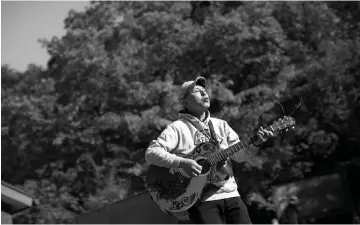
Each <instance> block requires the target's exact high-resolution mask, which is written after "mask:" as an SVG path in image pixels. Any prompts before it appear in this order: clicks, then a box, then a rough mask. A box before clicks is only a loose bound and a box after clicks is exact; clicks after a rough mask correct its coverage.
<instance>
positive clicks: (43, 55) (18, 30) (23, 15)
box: [1, 1, 89, 72]
mask: <svg viewBox="0 0 360 225" xmlns="http://www.w3.org/2000/svg"><path fill="white" fill-rule="evenodd" d="M87 5H89V1H1V65H4V64H9V65H10V67H11V68H14V69H16V70H18V71H21V72H23V71H25V70H26V69H27V65H28V64H29V63H33V64H37V65H41V66H44V68H45V67H46V64H47V61H48V60H49V58H50V56H49V54H48V53H47V51H46V49H45V48H43V47H42V45H41V44H40V43H39V42H38V40H39V39H42V38H46V39H48V40H50V39H51V38H52V37H53V36H58V37H61V36H62V35H64V34H65V29H64V19H65V18H66V17H67V14H68V12H69V10H71V9H74V10H76V11H84V10H85V7H86V6H87Z"/></svg>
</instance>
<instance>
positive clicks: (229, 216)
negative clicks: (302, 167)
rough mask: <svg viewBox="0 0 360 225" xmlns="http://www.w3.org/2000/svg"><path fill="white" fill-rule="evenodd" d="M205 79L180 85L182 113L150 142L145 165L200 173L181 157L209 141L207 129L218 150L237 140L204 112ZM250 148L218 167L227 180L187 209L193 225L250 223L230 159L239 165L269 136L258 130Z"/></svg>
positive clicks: (195, 165)
mask: <svg viewBox="0 0 360 225" xmlns="http://www.w3.org/2000/svg"><path fill="white" fill-rule="evenodd" d="M205 88H206V79H205V78H203V77H198V78H197V79H196V80H195V81H188V82H185V83H183V85H182V86H181V89H180V96H179V101H180V102H181V104H182V106H183V108H184V109H183V110H182V111H180V112H179V118H178V120H176V121H175V122H172V123H171V124H169V125H168V126H167V127H166V128H165V130H164V131H163V132H162V133H161V134H160V136H159V137H158V138H157V139H156V140H153V141H152V142H151V143H150V146H149V148H148V149H147V150H146V153H145V159H146V160H147V162H148V163H150V164H154V165H157V166H162V167H167V168H181V169H182V170H183V171H184V172H185V173H186V174H187V175H188V176H191V177H194V176H198V175H199V174H200V173H201V170H202V167H201V166H200V165H199V164H198V163H197V162H196V161H194V160H191V159H186V158H183V157H181V155H182V156H184V155H187V154H190V153H191V152H192V150H193V149H194V148H195V147H196V145H198V144H200V143H203V142H207V141H211V140H212V138H211V137H212V136H214V135H212V133H211V126H212V127H213V131H214V133H215V136H216V139H217V143H218V144H219V147H220V149H227V148H228V147H230V146H232V145H233V144H235V143H237V142H238V141H239V137H238V135H237V134H236V133H235V131H234V130H233V129H232V128H231V127H230V126H229V125H228V124H227V122H226V121H224V120H220V119H216V118H212V117H210V113H209V111H208V110H207V109H208V108H209V107H210V99H209V96H208V94H207V93H206V90H205ZM257 134H258V137H259V138H258V140H257V141H256V142H255V143H254V145H252V146H250V147H248V148H247V149H245V150H244V151H240V152H238V153H236V154H235V155H233V156H231V157H230V158H228V160H227V161H226V162H224V163H223V165H222V166H221V167H220V168H219V173H222V174H227V175H228V176H227V179H225V180H222V181H220V182H218V183H216V184H214V187H215V188H209V189H208V190H207V191H205V193H204V194H203V196H202V199H201V202H200V203H199V204H196V205H195V206H193V207H191V208H190V209H189V210H188V213H189V218H190V219H191V220H192V221H193V222H194V223H212V224H215V223H217V224H219V223H235V224H240V223H247V224H248V223H251V221H250V218H249V215H248V211H247V209H246V206H245V204H244V203H243V201H242V200H241V198H240V195H239V193H238V191H237V184H236V182H235V179H234V175H233V171H232V163H231V160H234V161H237V162H243V161H245V160H247V159H248V158H249V157H253V156H254V155H255V154H256V152H257V151H258V148H259V146H260V145H261V144H262V143H263V142H265V141H266V139H267V138H268V137H270V136H273V133H272V132H270V131H266V130H265V129H263V128H262V127H261V128H260V129H259V131H258V132H257Z"/></svg>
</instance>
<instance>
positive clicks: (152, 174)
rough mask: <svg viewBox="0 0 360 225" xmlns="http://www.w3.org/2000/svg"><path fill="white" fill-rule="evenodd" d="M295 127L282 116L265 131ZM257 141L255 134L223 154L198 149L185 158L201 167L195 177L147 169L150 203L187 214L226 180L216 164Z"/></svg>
mask: <svg viewBox="0 0 360 225" xmlns="http://www.w3.org/2000/svg"><path fill="white" fill-rule="evenodd" d="M294 126H295V120H294V118H292V117H288V116H285V117H283V118H282V119H279V120H278V121H275V122H274V123H273V124H272V125H270V126H268V127H266V128H265V129H266V130H269V131H272V132H277V131H287V130H288V129H289V128H294ZM257 138H258V136H257V135H256V134H254V135H253V136H251V137H249V138H245V139H243V140H240V141H239V142H238V143H236V144H234V145H232V146H231V147H229V148H227V149H225V150H219V149H217V147H216V146H215V145H214V144H212V143H211V142H205V143H201V144H199V145H197V146H196V147H195V148H194V150H193V151H192V152H191V154H189V155H187V156H185V158H189V159H193V160H195V161H196V162H197V163H198V164H199V165H201V166H202V171H201V174H200V175H198V176H196V177H188V176H187V175H186V173H185V172H184V171H183V170H182V169H173V168H165V167H159V166H155V165H150V166H149V169H148V172H147V175H146V180H145V184H146V187H147V189H148V190H149V192H150V195H151V197H152V199H153V200H154V201H155V202H156V203H157V204H158V205H159V206H160V208H161V209H162V210H164V211H167V212H174V213H176V212H182V211H185V210H188V209H189V208H190V207H191V206H193V205H194V204H196V202H197V201H198V200H199V199H201V196H202V193H203V190H204V188H205V187H207V186H208V185H209V184H213V183H218V182H220V181H222V180H225V179H226V177H227V175H226V174H225V175H224V174H223V173H219V172H218V169H217V168H218V167H217V164H218V163H220V162H224V160H226V159H227V158H228V157H230V156H232V155H234V154H235V153H237V152H239V151H241V150H244V149H245V148H246V147H248V146H249V145H250V144H252V143H253V142H255V141H256V140H257Z"/></svg>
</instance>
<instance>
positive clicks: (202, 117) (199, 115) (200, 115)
mask: <svg viewBox="0 0 360 225" xmlns="http://www.w3.org/2000/svg"><path fill="white" fill-rule="evenodd" d="M186 111H187V112H188V113H189V114H191V115H193V116H194V117H196V118H198V119H199V120H200V121H204V120H205V118H206V111H200V112H193V111H190V110H186Z"/></svg>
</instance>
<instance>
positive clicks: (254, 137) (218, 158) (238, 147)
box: [207, 125, 283, 165]
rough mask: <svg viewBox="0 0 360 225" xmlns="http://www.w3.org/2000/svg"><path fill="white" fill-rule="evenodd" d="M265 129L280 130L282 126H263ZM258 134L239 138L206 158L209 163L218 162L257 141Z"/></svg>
mask: <svg viewBox="0 0 360 225" xmlns="http://www.w3.org/2000/svg"><path fill="white" fill-rule="evenodd" d="M264 129H265V130H269V131H272V132H274V131H276V130H281V129H283V128H282V126H275V125H272V126H268V127H266V128H264ZM257 139H258V136H257V134H254V135H252V136H250V137H247V138H244V139H242V140H240V141H239V142H238V143H236V144H234V145H232V146H231V147H229V148H227V149H225V150H222V151H219V152H217V153H215V154H214V155H212V156H210V157H209V158H207V161H208V162H209V163H210V164H211V165H215V164H216V163H218V162H221V161H223V160H226V159H227V158H228V157H230V156H232V155H234V154H235V153H237V152H239V151H241V150H242V149H244V148H246V147H248V146H249V145H250V144H252V143H254V142H255V141H257Z"/></svg>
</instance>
